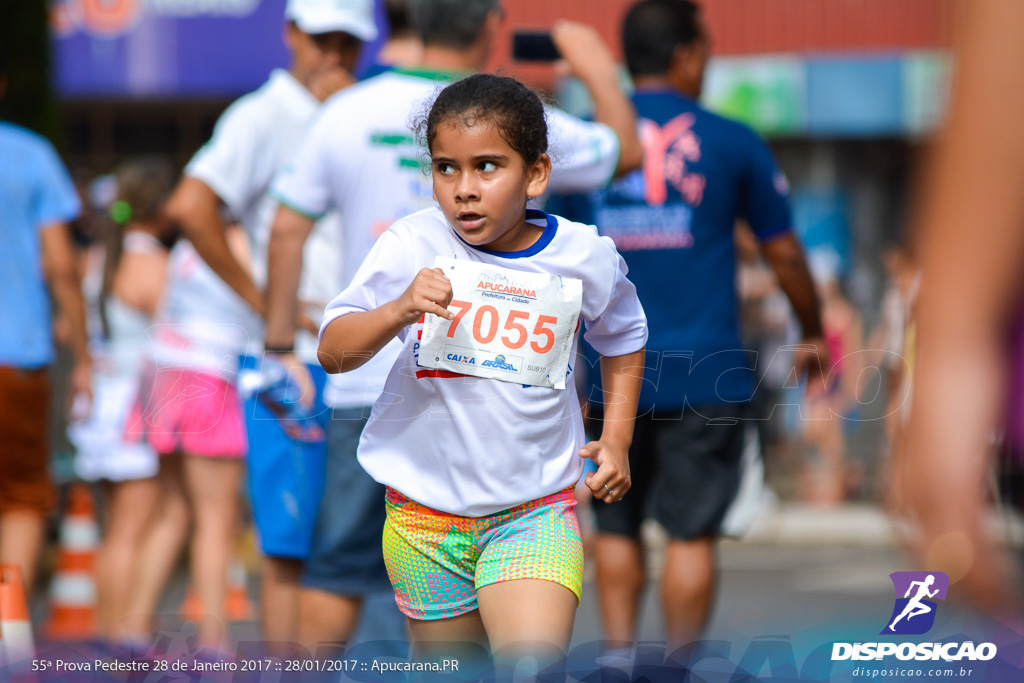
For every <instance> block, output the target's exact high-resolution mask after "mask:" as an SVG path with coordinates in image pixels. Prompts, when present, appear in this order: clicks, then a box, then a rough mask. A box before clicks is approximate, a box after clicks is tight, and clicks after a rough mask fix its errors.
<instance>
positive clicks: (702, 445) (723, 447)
mask: <svg viewBox="0 0 1024 683" xmlns="http://www.w3.org/2000/svg"><path fill="white" fill-rule="evenodd" d="M698 411H699V412H698ZM747 415H748V409H747V406H746V405H745V404H741V405H739V406H737V405H735V404H734V405H729V406H702V407H700V408H698V409H697V410H696V411H695V410H691V409H690V408H687V409H686V411H685V412H684V413H683V414H682V417H680V414H679V413H678V412H677V413H674V414H668V413H664V414H657V413H655V414H653V415H651V414H647V415H642V416H640V417H637V419H636V427H635V429H634V431H633V445H632V446H631V447H630V449H629V470H630V477H631V479H632V483H633V486H632V487H631V488H630V489H629V492H628V493H627V494H626V495H625V497H624V498H623V499H622V500H620V501H619V502H617V503H611V504H608V503H604V502H602V501H599V500H597V499H594V514H595V515H596V517H597V528H598V530H600V531H601V532H603V533H610V534H620V535H624V536H629V537H631V538H639V536H640V525H641V523H642V522H643V521H644V520H645V519H654V520H656V521H657V522H658V523H659V524H661V525H662V526H663V527H664V528H665V530H666V531H667V532H668V533H669V535H670V536H671V537H672V538H676V539H680V540H684V541H690V540H694V539H697V538H702V537H716V536H718V535H719V530H720V528H721V525H722V519H723V518H724V517H725V513H726V510H728V508H729V505H730V503H732V501H733V499H734V498H735V497H736V492H737V491H738V489H739V484H740V474H741V467H740V463H741V460H742V455H743V445H744V434H745V430H746V424H747V423H746V421H745V420H743V419H742V418H743V417H745V416H747ZM737 418H739V419H737ZM589 427H590V429H591V430H592V437H591V438H595V439H596V438H598V436H599V435H600V433H601V431H600V430H601V422H600V418H599V417H598V418H594V419H593V420H591V423H590V425H589Z"/></svg>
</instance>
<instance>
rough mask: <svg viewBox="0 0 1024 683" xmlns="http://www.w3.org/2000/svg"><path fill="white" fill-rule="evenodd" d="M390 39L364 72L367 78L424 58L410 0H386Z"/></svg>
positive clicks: (412, 64) (415, 62) (385, 11)
mask: <svg viewBox="0 0 1024 683" xmlns="http://www.w3.org/2000/svg"><path fill="white" fill-rule="evenodd" d="M384 13H385V14H386V15H387V19H388V29H389V32H388V39H387V42H386V43H384V45H382V46H381V48H380V51H379V52H378V53H377V57H376V59H375V61H374V63H373V64H372V65H370V67H369V68H368V69H366V71H365V72H364V73H363V74H362V76H361V78H362V79H363V80H366V79H368V78H373V77H374V76H379V75H380V74H382V73H384V72H385V71H390V70H392V69H395V68H400V67H403V66H416V65H417V64H419V63H420V61H421V60H422V59H423V41H421V40H420V36H419V34H418V33H417V32H416V28H415V27H414V26H413V25H412V15H411V14H410V13H409V0H384Z"/></svg>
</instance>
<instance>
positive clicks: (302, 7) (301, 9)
mask: <svg viewBox="0 0 1024 683" xmlns="http://www.w3.org/2000/svg"><path fill="white" fill-rule="evenodd" d="M284 18H285V19H290V20H291V21H294V22H295V25H296V26H298V27H299V30H300V31H302V32H303V33H309V34H312V35H316V34H317V33H330V32H332V31H344V32H345V33H348V34H349V35H353V36H355V37H356V38H358V39H359V40H362V41H368V40H373V39H374V38H376V37H377V22H376V21H375V20H374V16H373V0H288V5H287V6H286V7H285V10H284Z"/></svg>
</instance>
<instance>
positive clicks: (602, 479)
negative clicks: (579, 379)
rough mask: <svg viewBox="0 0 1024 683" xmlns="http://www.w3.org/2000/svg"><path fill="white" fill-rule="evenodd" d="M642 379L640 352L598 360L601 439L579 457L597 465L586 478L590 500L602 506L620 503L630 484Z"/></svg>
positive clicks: (586, 447)
mask: <svg viewBox="0 0 1024 683" xmlns="http://www.w3.org/2000/svg"><path fill="white" fill-rule="evenodd" d="M643 376H644V349H640V350H639V351H634V352H633V353H627V354H626V355H623V356H602V357H601V382H602V384H603V385H604V421H603V428H602V430H601V437H600V440H598V441H591V442H590V443H588V444H587V445H586V446H584V447H583V448H581V449H580V452H579V454H580V456H581V457H584V458H591V459H592V460H593V461H594V462H595V463H597V466H598V467H597V472H591V473H590V474H588V475H587V477H586V484H587V486H588V487H590V490H591V491H593V492H594V497H595V498H598V499H599V500H603V501H604V502H606V503H613V502H615V501H617V500H620V499H621V498H622V497H623V496H624V495H626V491H628V490H629V487H630V486H631V485H632V482H631V481H630V478H629V446H630V444H632V443H633V422H634V420H635V419H636V407H637V404H638V403H639V401H640V386H641V383H642V382H643Z"/></svg>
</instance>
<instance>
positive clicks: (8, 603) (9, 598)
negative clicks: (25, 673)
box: [0, 564, 36, 665]
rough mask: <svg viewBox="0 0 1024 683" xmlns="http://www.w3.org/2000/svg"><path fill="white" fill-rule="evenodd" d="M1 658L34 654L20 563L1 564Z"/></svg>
mask: <svg viewBox="0 0 1024 683" xmlns="http://www.w3.org/2000/svg"><path fill="white" fill-rule="evenodd" d="M0 635H2V639H0V662H2V663H3V664H4V665H12V664H16V663H17V662H27V661H28V660H31V659H32V658H33V657H35V656H36V646H35V642H34V641H33V639H32V622H31V621H30V620H29V616H28V602H27V601H26V600H25V584H24V583H22V580H21V567H19V566H18V565H16V564H0Z"/></svg>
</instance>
